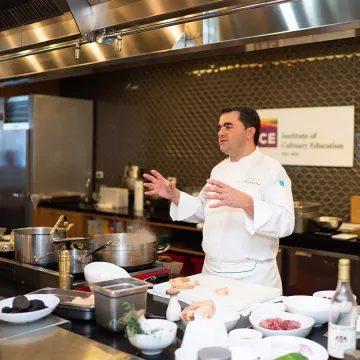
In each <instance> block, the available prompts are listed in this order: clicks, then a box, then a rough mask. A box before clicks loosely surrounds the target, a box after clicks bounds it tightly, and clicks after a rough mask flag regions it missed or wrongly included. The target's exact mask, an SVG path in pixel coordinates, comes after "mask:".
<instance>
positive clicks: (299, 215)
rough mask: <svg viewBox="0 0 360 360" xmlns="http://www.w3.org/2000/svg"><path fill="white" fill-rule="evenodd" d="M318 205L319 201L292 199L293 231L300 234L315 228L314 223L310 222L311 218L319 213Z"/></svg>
mask: <svg viewBox="0 0 360 360" xmlns="http://www.w3.org/2000/svg"><path fill="white" fill-rule="evenodd" d="M320 206H321V205H320V204H319V203H312V202H305V201H294V210H295V227H294V233H298V234H302V233H306V232H311V230H315V229H314V223H312V222H311V219H312V218H315V217H318V216H319V215H320V213H319V211H320Z"/></svg>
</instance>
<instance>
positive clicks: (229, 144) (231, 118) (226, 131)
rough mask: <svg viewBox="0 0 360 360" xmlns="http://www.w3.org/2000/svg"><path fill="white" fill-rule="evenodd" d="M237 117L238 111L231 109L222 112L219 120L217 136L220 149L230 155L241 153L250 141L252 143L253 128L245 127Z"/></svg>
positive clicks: (238, 115) (234, 155)
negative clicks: (230, 110)
mask: <svg viewBox="0 0 360 360" xmlns="http://www.w3.org/2000/svg"><path fill="white" fill-rule="evenodd" d="M239 117H240V114H239V112H238V111H232V112H229V113H225V114H222V115H221V117H220V120H219V125H218V130H219V132H218V137H219V146H220V150H221V151H222V152H223V153H225V154H227V155H229V156H230V157H236V156H238V155H241V154H242V153H243V151H244V149H245V148H246V146H248V145H249V144H250V142H251V144H254V142H253V136H254V133H255V128H253V127H249V128H247V129H245V126H244V124H243V123H242V122H241V121H240V120H239Z"/></svg>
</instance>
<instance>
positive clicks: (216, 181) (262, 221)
mask: <svg viewBox="0 0 360 360" xmlns="http://www.w3.org/2000/svg"><path fill="white" fill-rule="evenodd" d="M218 130H219V132H218V140H219V146H220V150H221V151H222V152H224V153H225V154H226V155H228V158H226V159H225V160H224V161H222V162H221V163H219V164H218V165H216V166H215V167H214V168H213V170H212V171H211V175H210V178H209V179H208V180H207V184H206V185H205V186H204V188H203V189H202V191H201V192H200V194H199V196H198V197H194V196H191V195H188V194H186V193H184V192H182V191H179V190H178V189H177V188H176V186H175V183H173V182H170V181H168V180H166V179H165V178H164V177H163V176H162V175H161V174H159V173H158V172H157V171H155V170H152V171H151V173H152V175H149V174H145V175H144V177H145V178H146V179H147V180H149V182H148V183H145V184H144V186H145V187H147V188H148V191H147V192H146V193H145V194H148V195H154V194H157V195H160V196H162V197H163V198H166V199H169V200H171V201H172V204H171V208H170V215H171V217H172V219H173V220H178V221H188V222H194V223H202V222H203V223H204V227H203V242H202V247H203V250H204V252H205V261H204V267H203V272H204V273H206V274H211V275H217V276H223V277H227V278H232V279H241V280H244V281H247V282H249V283H255V284H263V285H267V286H272V287H277V288H282V285H281V278H280V275H279V271H278V268H277V264H276V255H277V252H278V248H279V237H284V236H288V235H290V234H291V233H292V231H293V229H294V204H293V198H292V192H291V181H290V179H289V177H288V176H287V174H286V171H285V170H284V168H283V167H282V166H281V165H280V163H279V162H278V161H277V160H275V159H273V158H271V157H269V156H266V155H264V154H262V153H261V151H260V150H259V149H258V147H257V144H258V140H259V132H260V117H259V115H258V113H257V112H256V111H255V110H254V109H251V108H246V107H232V108H226V109H223V110H222V112H221V116H220V120H219V125H218Z"/></svg>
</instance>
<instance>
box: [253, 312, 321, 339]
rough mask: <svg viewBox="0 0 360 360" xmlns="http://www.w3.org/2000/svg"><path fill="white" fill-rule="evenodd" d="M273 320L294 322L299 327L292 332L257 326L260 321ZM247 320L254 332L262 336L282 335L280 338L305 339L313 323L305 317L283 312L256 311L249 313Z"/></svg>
mask: <svg viewBox="0 0 360 360" xmlns="http://www.w3.org/2000/svg"><path fill="white" fill-rule="evenodd" d="M274 318H280V319H282V320H295V321H298V322H299V323H300V325H301V327H300V328H299V329H294V330H270V329H265V328H263V327H260V326H259V324H260V322H261V321H262V320H265V319H274ZM249 320H250V323H251V325H252V326H253V328H254V329H255V330H258V331H260V332H261V333H262V334H263V335H264V336H280V335H282V336H300V337H306V336H308V335H309V333H310V331H311V330H312V328H313V326H314V323H315V321H314V319H312V318H310V317H307V316H303V315H297V314H290V313H287V312H284V311H263V310H258V311H254V312H253V313H251V315H250V318H249Z"/></svg>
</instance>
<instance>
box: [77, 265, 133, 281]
mask: <svg viewBox="0 0 360 360" xmlns="http://www.w3.org/2000/svg"><path fill="white" fill-rule="evenodd" d="M84 276H85V280H86V281H87V282H88V283H89V284H92V283H95V282H99V281H107V280H113V279H120V278H128V277H131V276H130V274H129V273H128V272H127V271H126V270H124V269H123V268H122V267H120V266H117V265H115V264H112V263H108V262H103V261H95V262H92V263H90V264H88V265H86V266H85V267H84Z"/></svg>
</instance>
